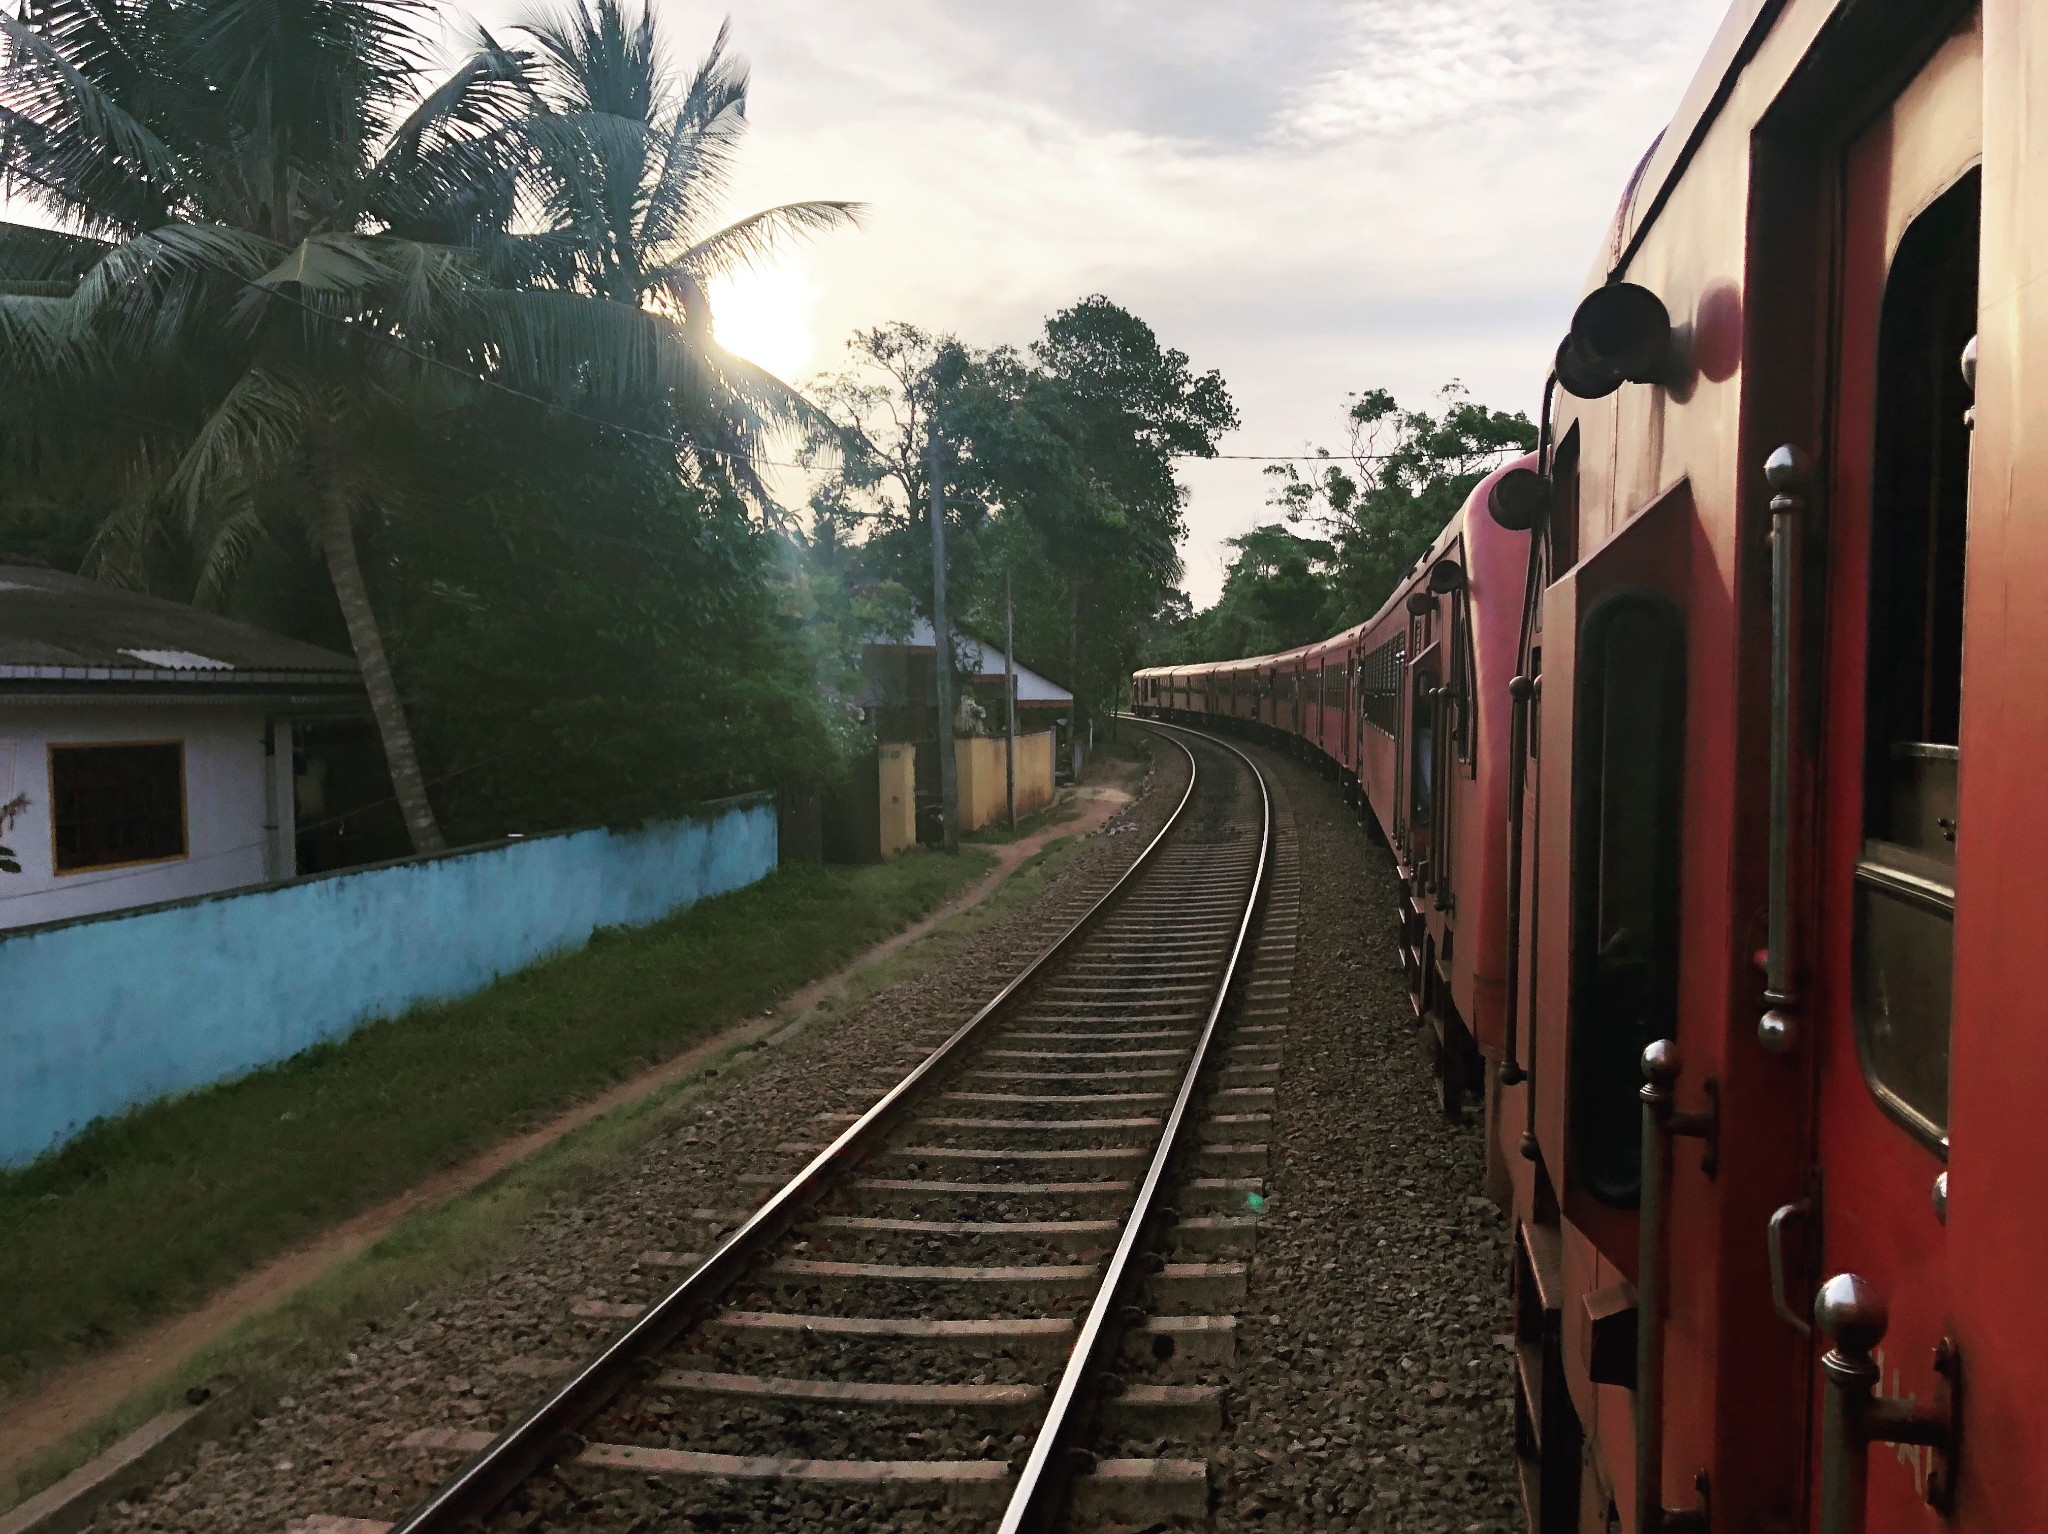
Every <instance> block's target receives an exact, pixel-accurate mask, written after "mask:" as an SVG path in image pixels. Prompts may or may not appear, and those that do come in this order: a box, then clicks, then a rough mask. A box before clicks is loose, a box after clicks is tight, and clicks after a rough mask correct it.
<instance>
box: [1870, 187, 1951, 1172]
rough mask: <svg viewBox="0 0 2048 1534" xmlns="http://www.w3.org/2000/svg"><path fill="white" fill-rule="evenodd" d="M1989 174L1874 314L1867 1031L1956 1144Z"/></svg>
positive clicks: (1926, 1132) (1928, 219)
mask: <svg viewBox="0 0 2048 1534" xmlns="http://www.w3.org/2000/svg"><path fill="white" fill-rule="evenodd" d="M1979 196H1980V192H1979V175H1978V173H1977V172H1975V171H1972V172H1971V173H1970V174H1969V176H1967V177H1966V178H1964V180H1963V181H1961V182H1959V183H1958V184H1957V185H1956V186H1955V187H1954V188H1953V189H1952V190H1950V191H1949V192H1947V193H1946V194H1945V195H1943V196H1942V197H1941V198H1940V199H1939V200H1938V201H1937V202H1935V203H1934V204H1933V206H1931V207H1930V208H1928V209H1927V211H1926V212H1924V213H1922V214H1921V215H1920V216H1919V218H1917V219H1916V220H1914V222H1913V225H1912V227H1911V228H1909V229H1908V230H1907V231H1906V234H1905V237H1904V238H1903V239H1902V240H1901V241H1900V242H1899V249H1898V254H1897V256H1895V257H1894V258H1893V261H1892V269H1891V275H1890V276H1889V278H1888V279H1887V280H1886V285H1885V296H1884V309H1883V312H1882V314H1881V316H1880V319H1879V325H1878V360H1877V367H1878V374H1877V431H1876V434H1875V441H1876V443H1877V455H1878V461H1877V472H1876V474H1875V475H1873V477H1872V484H1873V486H1874V487H1875V488H1874V491H1873V494H1872V497H1871V508H1870V512H1871V526H1870V628H1869V645H1870V648H1869V658H1868V662H1867V664H1868V673H1867V678H1866V687H1867V691H1866V694H1865V699H1866V705H1865V712H1864V720H1865V723H1864V768H1863V836H1864V841H1863V847H1862V855H1861V856H1860V857H1859V858H1858V859H1857V862H1856V872H1855V881H1856V882H1855V913H1856V919H1855V947H1854V961H1853V962H1854V965H1855V982H1854V986H1853V995H1854V1008H1855V1017H1856V1042H1857V1048H1858V1050H1859V1052H1860V1054H1861V1056H1862V1060H1863V1070H1864V1075H1865V1078H1866V1079H1867V1080H1868V1081H1869V1083H1870V1088H1871V1091H1872V1092H1873V1093H1874V1094H1875V1095H1876V1097H1877V1099H1878V1101H1879V1102H1881V1103H1883V1104H1884V1106H1885V1107H1886V1108H1887V1109H1888V1110H1889V1111H1890V1112H1891V1114H1892V1115H1893V1117H1895V1118H1897V1119H1898V1120H1899V1121H1900V1122H1901V1123H1903V1124H1904V1125H1905V1126H1906V1127H1907V1128H1908V1129H1909V1130H1911V1131H1912V1132H1913V1133H1915V1134H1916V1135H1918V1136H1919V1137H1920V1138H1921V1139H1923V1140H1925V1141H1926V1142H1927V1143H1928V1144H1929V1145H1931V1146H1934V1147H1935V1148H1937V1149H1942V1148H1945V1147H1946V1145H1947V1138H1946V1136H1947V1132H1948V1052H1949V1010H1950V979H1951V975H1950V967H1951V964H1952V961H1953V956H1954V947H1955V904H1956V893H1955V867H1956V848H1955V838H1956V774H1957V769H1958V768H1959V766H1960V765H1961V752H1960V751H1959V750H1958V747H1957V743H1958V740H1959V738H1960V736H1959V731H1958V725H1959V723H1960V719H1961V713H1962V677H1963V544H1964V538H1965V534H1966V531H1967V526H1968V520H1969V498H1970V475H1969V460H1970V437H1969V428H1968V426H1967V425H1966V424H1965V420H1966V416H1965V413H1966V412H1967V411H1968V409H1969V408H1970V396H1969V389H1968V386H1967V385H1966V383H1965V381H1964V378H1963V374H1962V369H1961V368H1960V367H1959V366H1958V365H1957V364H1958V359H1960V358H1961V356H1962V353H1963V348H1964V346H1965V345H1966V344H1967V343H1968V342H1969V339H1970V337H1971V336H1973V335H1975V334H1976V332H1977V239H1978V208H1979Z"/></svg>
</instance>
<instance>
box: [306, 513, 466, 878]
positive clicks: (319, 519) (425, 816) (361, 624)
mask: <svg viewBox="0 0 2048 1534" xmlns="http://www.w3.org/2000/svg"><path fill="white" fill-rule="evenodd" d="M348 511H349V508H348V495H347V492H346V491H345V490H343V488H342V487H341V485H340V484H339V483H338V482H337V481H336V480H335V478H334V477H333V476H331V475H329V476H326V482H325V483H324V484H321V485H318V486H317V487H316V488H315V510H314V514H313V536H314V538H315V540H316V541H317V542H318V543H319V545H320V553H321V555H322V556H323V557H324V558H325V559H326V561H327V578H328V579H329V580H330V581H332V582H333V583H334V595H335V597H336V598H337V599H338V600H339V601H340V603H341V617H342V621H343V622H344V623H346V624H347V625H348V638H349V643H350V645H352V646H353V647H354V649H355V652H356V663H357V664H358V665H360V666H361V667H362V668H363V687H364V688H365V690H367V691H368V693H369V695H370V712H371V713H372V714H373V715H375V716H376V720H377V733H378V735H379V736H381V737H382V738H383V742H384V764H385V766H386V767H387V768H389V769H390V772H391V790H392V792H393V794H395V795H396V796H397V799H398V808H399V812H400V813H401V814H403V815H404V816H405V829H406V831H407V833H408V834H409V835H410V836H411V837H412V850H413V851H414V852H423V853H424V852H439V851H441V850H442V849H443V848H444V847H445V846H446V845H447V844H446V843H445V842H443V841H442V840H441V827H440V825H439V824H438V823H437V822H436V821H435V819H434V807H433V805H432V804H430V803H428V802H427V784H426V780H425V779H424V778H423V777H421V776H420V762H419V757H418V756H417V755H415V754H414V752H413V748H412V728H411V726H409V725H408V724H407V723H406V719H405V705H404V704H403V703H401V702H400V701H399V698H398V683H397V682H396V681H395V680H393V678H392V675H391V661H390V658H389V657H388V656H387V655H385V653H384V635H383V632H382V631H381V630H380V629H379V628H378V627H377V614H376V612H375V610H374V609H372V608H371V606H370V590H369V587H368V586H367V585H365V584H364V582H363V565H362V561H361V560H360V559H359V558H357V556H356V535H355V529H354V527H353V526H352V525H351V524H350V522H349V515H348Z"/></svg>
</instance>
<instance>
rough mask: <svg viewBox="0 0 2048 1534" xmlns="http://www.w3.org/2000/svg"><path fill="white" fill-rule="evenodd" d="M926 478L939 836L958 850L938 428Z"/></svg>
mask: <svg viewBox="0 0 2048 1534" xmlns="http://www.w3.org/2000/svg"><path fill="white" fill-rule="evenodd" d="M928 457H929V460H930V461H929V464H928V466H927V470H926V473H927V477H928V478H929V479H930V481H931V505H930V511H931V520H932V676H933V679H934V680H935V681H936V682H937V684H938V692H939V839H940V842H941V843H942V844H943V845H944V847H945V849H946V850H947V851H948V852H958V851H959V850H960V777H959V764H958V763H957V762H956V761H955V760H954V756H955V753H956V751H957V749H958V748H957V747H956V746H955V745H954V743H953V631H952V629H951V627H949V626H948V624H947V622H946V492H945V489H944V487H943V484H942V483H941V480H940V463H939V428H938V425H937V423H936V422H934V423H933V425H932V428H931V438H930V442H929V452H928Z"/></svg>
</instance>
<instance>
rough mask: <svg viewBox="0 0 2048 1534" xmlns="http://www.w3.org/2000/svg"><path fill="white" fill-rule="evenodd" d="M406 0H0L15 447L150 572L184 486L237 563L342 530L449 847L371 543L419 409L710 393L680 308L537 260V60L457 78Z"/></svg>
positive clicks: (361, 617)
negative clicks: (608, 290)
mask: <svg viewBox="0 0 2048 1534" xmlns="http://www.w3.org/2000/svg"><path fill="white" fill-rule="evenodd" d="M422 14H423V11H422V8H421V7H419V6H417V5H415V4H414V3H413V0H26V3H25V4H24V7H23V9H22V11H21V13H20V15H19V16H7V15H6V14H5V13H4V12H0V47H4V54H0V180H4V185H5V186H6V188H7V189H8V190H10V191H12V192H13V193H15V194H16V195H18V196H21V197H24V198H26V199H27V200H28V201H30V202H32V203H34V204H38V205H39V206H40V209H41V211H42V212H43V213H44V214H45V215H47V216H48V217H49V218H50V219H51V221H52V222H54V223H55V224H56V225H57V226H58V227H57V228H56V229H55V230H49V229H30V228H26V227H23V226H20V225H0V452H4V453H5V454H6V455H8V456H10V457H11V458H13V459H14V460H15V461H16V462H20V461H23V460H27V461H31V462H34V463H39V464H52V463H56V462H58V461H68V462H69V463H71V464H73V465H77V464H79V463H81V462H82V463H84V464H85V465H86V468H85V469H84V470H83V471H82V472H85V473H87V474H91V475H96V476H97V477H98V480H99V481H100V483H101V485H102V487H103V490H104V493H105V495H106V498H107V502H108V503H109V504H112V505H114V506H115V508H116V509H115V511H114V512H113V514H112V515H111V516H110V517H109V518H108V520H107V522H106V524H105V525H104V526H103V527H102V529H101V531H100V534H99V537H98V539H97V541H96V545H95V556H96V558H97V560H98V561H99V563H100V565H101V567H102V569H103V570H104V571H106V572H108V573H113V574H116V575H118V574H120V573H121V571H122V570H123V569H124V568H128V569H130V570H131V573H132V560H133V558H134V557H135V555H136V551H137V550H138V549H140V548H142V547H143V546H144V545H145V544H146V542H147V540H148V537H149V534H150V531H151V529H152V528H153V527H155V526H158V525H160V524H161V521H162V519H163V518H164V517H165V516H166V515H167V514H169V515H171V516H174V517H175V518H177V519H180V520H182V522H183V523H184V525H185V526H186V528H187V529H188V530H189V531H191V532H192V533H194V534H195V535H196V536H197V538H198V541H199V543H200V546H201V551H202V559H201V568H200V578H199V584H200V592H199V594H200V595H201V596H205V595H206V594H207V593H208V592H209V591H212V590H215V589H217V588H218V586H219V584H220V583H221V582H222V581H223V580H225V579H226V577H227V575H228V574H229V573H230V572H231V571H232V570H233V568H234V566H235V563H236V561H237V560H238V558H239V557H240V555H241V553H242V552H243V551H244V550H245V549H246V548H247V547H248V546H249V545H250V543H251V541H252V540H253V539H255V538H256V537H258V536H260V535H261V532H262V529H263V528H264V527H265V525H266V519H267V518H270V517H273V516H276V515H279V514H281V513H282V514H290V515H295V516H296V517H297V518H298V519H299V520H300V521H301V523H302V525H303V526H304V528H305V530H306V533H307V535H308V537H309V539H310V541H311V543H312V544H313V546H314V547H315V548H317V549H318V550H319V551H320V554H321V556H322V557H323V559H324V561H325V563H326V567H327V574H328V577H329V579H330V580H331V582H332V585H333V589H334V594H335V596H336V598H337V601H338V603H339V606H340V609H341V614H342V617H343V619H344V621H345V622H346V624H347V628H348V633H349V638H350V641H351V643H352V645H353V647H354V650H355V653H356V657H357V659H358V661H359V662H360V663H361V666H362V670H363V678H364V683H365V685H366V688H367V690H368V695H369V701H370V705H371V709H372V712H373V714H374V716H375V719H376V723H377V727H378V730H379V732H380V735H381V737H382V740H383V745H384V752H385V758H386V761H387V764H388V765H389V768H390V773H391V779H392V785H393V789H394V791H395V794H396V797H397V800H398V803H399V807H400V809H401V811H402V812H403V815H404V818H405V822H406V825H407V828H408V830H409V832H410V834H411V837H412V842H413V845H414V847H415V849H416V850H419V851H422V852H425V851H432V850H436V849H438V848H439V847H440V846H441V845H442V839H441V833H440V830H439V828H438V825H437V823H436V820H435V817H434V812H433V809H432V806H431V803H430V801H429V798H428V795H427V791H426V784H425V782H424V780H423V777H422V774H421V771H420V767H419V762H418V759H417V756H416V753H415V751H414V747H413V741H412V734H411V729H410V726H409V724H408V721H407V718H406V712H405V708H404V705H403V702H402V700H401V697H400V694H399V691H398V687H397V684H396V682H395V680H394V678H393V676H392V671H391V665H390V662H389V659H388V657H387V654H386V649H385V644H384V638H383V634H382V631H381V629H380V627H379V624H378V621H377V617H376V613H375V610H374V608H373V607H372V605H371V600H370V594H369V590H368V586H367V583H366V582H365V579H364V575H363V570H362V565H361V561H360V558H359V556H358V550H357V538H356V525H357V522H358V520H359V519H360V518H362V517H363V516H365V515H366V514H368V513H369V512H371V511H373V510H377V509H381V508H386V507H388V506H389V505H391V504H392V502H393V501H394V500H395V499H396V498H398V497H399V496H400V494H401V493H402V488H403V486H402V475H394V473H393V472H392V471H391V468H390V466H389V465H388V464H386V463H385V462H384V461H383V456H382V451H381V450H382V449H383V447H384V445H385V444H386V443H387V442H388V441H389V440H391V438H392V436H393V434H394V429H395V428H396V427H397V426H399V425H402V424H403V423H404V422H405V421H407V420H409V419H411V418H413V417H415V416H416V415H417V414H418V413H419V412H420V411H421V410H423V409H431V408H436V407H442V406H446V405H448V404H450V403H452V402H456V401H459V399H460V398H461V397H462V396H463V395H464V393H465V391H473V390H474V389H476V388H477V387H479V386H480V384H479V380H480V379H487V380H489V381H496V382H499V383H505V384H509V385H511V386H512V387H515V388H519V389H522V390H530V391H548V392H550V393H552V394H554V395H556V396H558V397H559V396H575V397H578V398H584V399H598V400H600V401H602V400H619V401H628V400H633V399H646V398H650V397H660V398H666V399H674V398H680V397H683V396H686V395H688V394H690V393H691V392H693V390H695V389H697V388H698V387H700V385H701V381H702V369H701V368H700V367H698V366H697V365H696V364H695V363H694V362H693V361H692V359H691V358H690V356H689V354H688V352H689V348H688V344H687V343H688V341H689V337H688V335H687V333H686V328H685V327H683V326H681V325H678V324H676V323H675V322H674V321H673V320H671V319H667V318H664V317H662V316H659V315H654V314H650V313H647V312H645V311H643V310H641V309H638V308H629V307H627V306H624V305H620V304H615V303H610V302H605V301H602V300H600V299H597V298H595V297H591V296H587V295H583V294H579V293H576V292H561V291H547V290H543V289H540V288H537V287H536V286H534V285H533V283H532V281H531V277H532V272H533V265H532V263H533V262H534V261H535V260H536V259H538V258H539V257H540V256H544V255H545V254H546V253H547V252H546V246H545V243H544V242H543V243H541V244H538V245H537V244H536V242H534V241H533V240H531V239H529V238H526V237H524V236H521V235H518V234H515V233H514V232H513V231H514V227H515V224H516V222H517V221H518V219H519V213H520V195H521V180H520V169H521V166H522V164H523V163H524V162H525V159H526V156H527V153H528V150H527V147H526V140H525V137H524V119H525V117H526V115H527V114H528V113H529V112H530V111H531V106H532V101H533V93H532V88H531V86H530V84H529V82H528V81H527V80H526V78H525V69H526V64H525V61H524V60H523V59H522V58H521V57H519V56H517V55H515V54H513V53H512V52H510V51H508V50H506V49H503V48H501V47H499V46H498V45H497V44H496V43H494V42H493V41H491V40H490V39H489V38H488V37H487V36H485V37H482V38H481V40H480V43H479V46H478V47H477V48H476V51H475V52H474V53H473V54H472V56H471V57H469V58H468V59H466V60H465V61H464V62H462V63H461V64H460V65H459V66H458V67H457V68H456V69H454V70H453V71H452V72H450V73H448V74H446V75H445V76H442V77H440V78H435V77H434V76H433V75H432V74H430V72H429V69H428V65H427V49H426V47H425V44H424V40H423V38H422V36H421V33H420V31H419V25H418V24H419V21H420V19H421V16H422Z"/></svg>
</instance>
